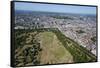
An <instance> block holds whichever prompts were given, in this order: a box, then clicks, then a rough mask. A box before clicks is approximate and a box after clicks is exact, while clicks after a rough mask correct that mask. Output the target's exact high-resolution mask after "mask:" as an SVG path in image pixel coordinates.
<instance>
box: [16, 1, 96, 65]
mask: <svg viewBox="0 0 100 68" xmlns="http://www.w3.org/2000/svg"><path fill="white" fill-rule="evenodd" d="M47 7H48V8H47ZM96 23H97V22H96V7H89V6H74V5H68V6H67V5H55V4H40V3H22V2H15V22H14V24H15V26H14V30H15V45H14V46H15V51H14V52H15V56H14V58H15V61H16V62H15V66H32V65H46V64H47V65H48V64H60V63H66V64H67V63H82V62H83V63H85V62H95V61H97V36H96V34H97V31H96V28H97V24H96Z"/></svg>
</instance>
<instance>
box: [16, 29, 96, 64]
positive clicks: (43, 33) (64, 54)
mask: <svg viewBox="0 0 100 68" xmlns="http://www.w3.org/2000/svg"><path fill="white" fill-rule="evenodd" d="M15 48H16V49H15V59H16V63H15V65H16V66H29V65H42V64H57V63H75V62H76V63H79V62H93V61H96V60H97V59H96V56H95V55H93V54H92V53H91V52H90V51H88V50H86V49H85V48H84V47H82V46H80V45H79V44H78V43H77V42H75V41H74V40H72V39H70V38H68V37H66V36H65V35H63V34H62V33H61V32H60V31H59V30H58V29H51V28H48V29H35V30H34V29H33V30H15Z"/></svg>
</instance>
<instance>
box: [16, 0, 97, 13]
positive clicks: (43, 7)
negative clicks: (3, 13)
mask: <svg viewBox="0 0 100 68" xmlns="http://www.w3.org/2000/svg"><path fill="white" fill-rule="evenodd" d="M15 10H29V11H42V12H43V11H44V12H59V13H78V14H96V7H90V6H75V5H57V4H42V3H27V2H15Z"/></svg>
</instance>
